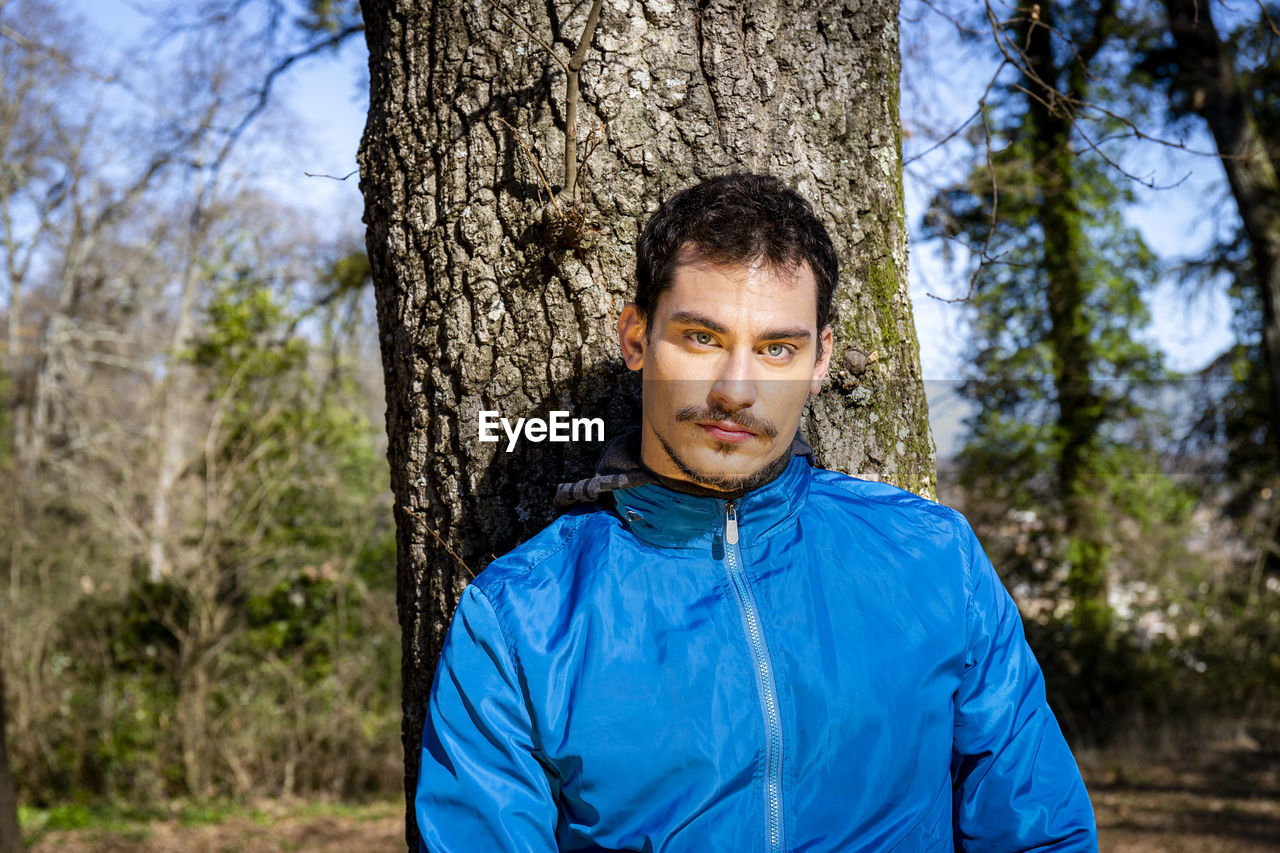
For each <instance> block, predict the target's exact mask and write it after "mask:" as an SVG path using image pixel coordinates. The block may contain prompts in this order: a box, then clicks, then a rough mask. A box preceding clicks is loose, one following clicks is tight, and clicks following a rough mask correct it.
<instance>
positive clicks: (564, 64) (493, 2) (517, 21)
mask: <svg viewBox="0 0 1280 853" xmlns="http://www.w3.org/2000/svg"><path fill="white" fill-rule="evenodd" d="M489 5H490V6H492V7H493V8H495V9H497V10H498V11H499V12H501V13H502V14H504V15H506V16H507V17H508V18H510V19H511V23H513V24H515V25H516V26H517V27H519V28H520V29H522V30H524V34H525V35H527V36H528V37H529V38H531V39H533V40H534V41H536V42H537V43H538V45H539V46H540V47H541V48H542V49H543V50H545V51H546V52H547V53H549V54H551V58H552V59H554V60H555V61H556V64H557V65H559V66H560V67H561V68H563V69H564V73H565V74H568V73H569V63H567V62H565V61H564V60H563V59H561V58H560V54H558V53H556V52H555V49H554V48H552V47H551V45H549V44H547V43H546V42H545V41H543V40H542V39H540V38H538V35H537V34H536V33H535V32H534V31H533V30H531V29H529V28H528V27H526V26H525V25H524V23H523V22H522V21H520V19H518V18H517V17H516V16H515V15H513V14H511V13H510V12H508V11H507V10H506V9H504V8H503V7H502V6H500V5H499V4H498V3H497V0H489Z"/></svg>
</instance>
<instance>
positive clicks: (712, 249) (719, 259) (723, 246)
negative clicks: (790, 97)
mask: <svg viewBox="0 0 1280 853" xmlns="http://www.w3.org/2000/svg"><path fill="white" fill-rule="evenodd" d="M686 244H691V245H692V246H693V248H694V249H695V250H696V251H697V252H698V254H699V255H701V256H702V258H703V259H705V260H707V261H709V262H711V263H714V264H741V265H743V266H749V265H751V264H753V263H756V262H758V261H764V262H765V263H767V264H768V265H769V266H772V267H776V268H782V269H785V268H788V267H794V266H799V264H800V263H801V262H802V261H805V262H808V264H809V268H810V269H811V270H813V277H814V278H815V279H816V280H817V282H818V329H819V330H821V329H822V328H823V327H824V326H826V325H828V324H829V323H830V320H831V294H832V293H834V292H835V289H836V282H837V281H838V280H839V271H838V269H837V263H836V251H835V248H834V247H833V246H832V245H831V237H830V236H828V235H827V229H826V228H824V227H823V226H822V223H821V222H819V221H818V217H817V216H816V215H815V214H814V212H813V207H812V206H810V204H809V202H807V201H805V199H804V197H803V196H801V195H800V194H799V193H798V192H796V191H795V190H793V189H791V188H790V187H788V186H787V185H786V184H784V183H783V182H782V181H780V180H779V179H778V178H775V177H773V176H772V175H754V174H751V173H748V172H738V173H735V174H731V175H720V176H718V177H715V178H709V179H707V180H705V181H703V182H702V183H700V184H695V185H694V186H691V187H689V188H687V189H684V190H681V191H680V192H678V193H676V194H675V195H673V196H672V197H671V198H669V199H667V200H666V202H665V203H663V205H662V206H661V207H659V208H658V210H657V212H655V213H654V214H653V216H651V217H650V218H649V221H648V223H646V224H645V226H644V231H643V232H641V234H640V240H639V242H638V243H637V244H636V307H637V308H639V309H640V314H641V316H643V317H644V318H645V320H646V321H648V320H649V319H650V318H652V317H653V314H654V311H655V310H656V309H657V306H658V297H659V296H661V295H662V292H663V291H664V290H666V289H668V288H669V287H671V285H672V283H673V279H674V278H675V272H676V267H677V266H678V265H679V261H680V253H681V250H682V249H683V248H684V246H685V245H686Z"/></svg>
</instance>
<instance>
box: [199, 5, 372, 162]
mask: <svg viewBox="0 0 1280 853" xmlns="http://www.w3.org/2000/svg"><path fill="white" fill-rule="evenodd" d="M359 32H364V25H363V24H356V25H353V26H350V27H347V28H346V29H343V30H340V31H338V32H336V33H334V34H333V35H331V36H328V37H327V38H323V39H321V40H320V41H318V42H315V43H314V44H311V45H308V46H307V47H304V48H303V49H302V50H299V51H298V52H297V53H292V54H290V55H289V56H286V57H285V58H284V59H282V60H280V61H279V62H277V63H276V65H275V67H273V68H272V69H271V70H270V71H269V72H267V76H266V78H264V79H263V81H262V87H261V88H260V89H258V98H257V101H256V102H255V103H254V105H253V107H252V108H250V110H249V112H247V113H245V115H244V117H243V118H241V119H240V122H239V123H238V124H237V125H236V126H235V127H233V128H232V129H231V130H230V132H228V133H227V138H226V141H224V142H223V144H222V148H221V150H219V151H218V155H217V157H215V158H214V161H213V170H214V172H217V171H218V169H219V168H220V167H221V166H222V164H223V162H225V161H226V158H227V155H228V154H230V153H231V149H232V148H233V147H234V146H235V144H236V141H237V140H239V138H240V136H241V135H242V134H243V133H244V132H245V130H247V129H248V127H249V125H250V124H252V123H253V120H254V119H256V118H257V117H258V116H259V115H261V114H262V111H263V110H264V109H266V108H267V104H268V103H269V102H270V100H271V90H272V88H273V87H274V86H275V82H276V78H277V77H279V76H280V75H281V74H283V73H284V72H286V71H288V70H289V68H290V67H292V66H293V64H294V63H296V62H298V61H300V60H303V59H306V58H307V57H310V56H315V55H316V54H317V53H321V52H323V51H325V50H329V49H330V48H335V47H337V46H338V45H340V44H342V42H344V41H345V40H346V39H347V38H348V37H350V36H353V35H355V34H356V33H359Z"/></svg>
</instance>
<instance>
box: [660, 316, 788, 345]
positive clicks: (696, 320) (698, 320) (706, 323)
mask: <svg viewBox="0 0 1280 853" xmlns="http://www.w3.org/2000/svg"><path fill="white" fill-rule="evenodd" d="M671 322H672V323H682V324H684V325H687V326H702V327H703V328H705V329H708V330H710V331H712V332H715V333H716V334H718V335H723V334H725V333H727V332H728V331H729V330H728V329H727V328H726V327H725V326H724V324H723V323H718V322H716V321H715V320H712V319H711V318H710V317H707V316H705V315H703V314H698V313H696V312H694V311H677V312H676V313H674V314H672V315H671ZM811 337H813V334H812V333H811V332H810V331H809V330H808V329H806V328H804V327H803V326H794V327H789V328H783V329H769V330H768V331H766V332H765V333H764V334H763V335H760V336H759V338H758V339H759V340H762V341H777V340H793V341H807V340H809V338H811Z"/></svg>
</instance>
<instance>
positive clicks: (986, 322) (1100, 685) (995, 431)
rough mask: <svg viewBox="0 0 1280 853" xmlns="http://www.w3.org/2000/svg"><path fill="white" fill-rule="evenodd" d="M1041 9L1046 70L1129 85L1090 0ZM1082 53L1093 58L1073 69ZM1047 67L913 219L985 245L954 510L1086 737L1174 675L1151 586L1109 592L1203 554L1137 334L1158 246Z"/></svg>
mask: <svg viewBox="0 0 1280 853" xmlns="http://www.w3.org/2000/svg"><path fill="white" fill-rule="evenodd" d="M1052 11H1053V12H1054V14H1056V15H1058V17H1057V18H1055V19H1054V20H1053V21H1048V22H1046V23H1048V24H1049V25H1051V26H1053V27H1054V28H1055V30H1054V31H1055V33H1056V34H1057V37H1055V38H1054V39H1049V40H1048V41H1047V42H1046V44H1047V47H1045V50H1046V51H1047V53H1041V54H1039V55H1035V50H1036V49H1037V48H1036V47H1035V46H1034V44H1033V43H1032V42H1031V41H1027V42H1026V43H1025V46H1024V49H1026V50H1028V51H1029V54H1028V59H1027V61H1028V62H1029V63H1031V62H1035V63H1036V66H1035V70H1036V72H1037V73H1038V74H1039V75H1040V76H1039V81H1042V82H1044V83H1047V84H1049V85H1052V86H1054V87H1055V88H1056V89H1057V90H1058V91H1061V92H1066V91H1070V92H1071V93H1072V94H1073V95H1074V96H1076V97H1080V98H1083V99H1086V100H1094V99H1106V100H1108V101H1110V102H1114V100H1115V99H1116V98H1122V97H1128V96H1127V95H1125V94H1124V93H1123V91H1122V89H1123V87H1122V86H1121V85H1120V84H1118V83H1117V82H1115V81H1116V79H1117V76H1116V75H1115V74H1114V73H1112V72H1114V71H1115V66H1116V64H1117V63H1119V64H1123V62H1122V60H1123V54H1120V55H1119V56H1117V55H1116V54H1115V52H1109V51H1108V50H1107V49H1106V40H1107V38H1108V36H1107V33H1108V32H1111V31H1112V28H1114V27H1116V26H1117V25H1118V23H1117V22H1116V21H1114V20H1101V21H1097V20H1094V18H1093V17H1092V16H1093V14H1094V12H1093V10H1092V9H1090V8H1088V7H1086V6H1083V5H1075V6H1067V7H1054V9H1053V10H1052ZM1022 38H1023V36H1022V35H1019V39H1022ZM1067 39H1070V40H1071V44H1068V43H1067V41H1066V40H1067ZM1019 43H1022V42H1021V41H1020V42H1019ZM1072 45H1074V46H1075V47H1076V48H1078V49H1079V50H1080V51H1083V53H1082V54H1075V53H1073V49H1072ZM1093 48H1096V49H1093ZM1084 54H1088V56H1089V57H1090V58H1089V59H1086V58H1084ZM1086 61H1091V62H1093V63H1096V64H1091V65H1090V67H1089V69H1088V71H1087V72H1084V71H1082V70H1081V67H1080V64H1081V63H1082V62H1086ZM1119 79H1121V80H1123V75H1119ZM1039 81H1038V82H1037V83H1029V82H1028V81H1027V80H1026V79H1025V78H1024V79H1022V80H1020V81H1019V82H1020V83H1021V84H1022V88H1015V87H1009V88H1006V89H1003V90H1000V92H999V93H997V94H998V97H993V99H992V101H991V102H990V105H989V107H988V113H987V116H986V126H988V127H990V128H992V129H993V131H994V134H995V137H996V139H995V141H994V143H993V144H994V146H995V148H994V150H993V151H992V153H991V158H990V161H989V163H982V164H981V165H979V166H977V167H976V168H975V169H974V170H973V172H972V173H971V174H970V176H969V179H968V181H967V182H966V183H965V184H964V185H962V186H955V187H952V188H950V189H948V190H945V191H943V192H941V193H939V194H938V195H937V196H936V197H935V199H934V201H933V205H932V207H931V209H930V211H929V213H928V215H927V217H926V220H925V223H924V226H925V231H926V234H927V235H928V236H931V237H934V238H948V239H952V240H958V241H960V242H961V243H962V244H964V245H966V246H968V247H970V248H971V249H972V250H973V252H974V254H975V255H981V264H980V267H979V269H978V271H977V280H976V287H975V290H974V295H973V297H972V299H971V300H970V302H969V305H968V310H969V316H970V320H971V324H972V325H971V328H972V331H973V337H972V340H971V345H970V348H969V351H968V353H967V358H965V360H964V361H965V364H966V365H968V374H967V376H966V378H965V383H964V386H963V388H962V394H963V395H964V396H966V397H968V398H969V399H970V400H971V401H972V402H973V404H974V406H975V408H974V410H973V414H972V416H971V417H970V419H969V421H968V423H967V428H968V435H967V439H966V443H965V445H964V448H963V450H962V451H961V453H960V455H959V458H958V464H959V477H960V484H961V486H962V487H963V489H964V493H965V495H966V497H965V509H966V511H967V512H968V513H969V515H970V517H971V519H972V520H973V521H974V524H975V526H976V527H978V529H979V531H980V533H981V535H982V537H983V540H984V542H985V543H986V545H987V548H988V550H989V552H990V554H991V556H992V559H993V561H994V562H995V564H996V565H997V566H999V567H1000V568H1001V570H1002V573H1003V574H1004V576H1005V578H1006V580H1007V581H1008V582H1009V583H1010V585H1011V586H1012V587H1013V589H1014V590H1015V592H1016V593H1017V595H1018V596H1019V599H1020V601H1021V602H1022V603H1023V605H1024V608H1025V613H1026V616H1027V632H1028V637H1029V640H1030V642H1031V643H1032V646H1033V648H1035V649H1036V651H1037V655H1038V657H1039V658H1040V660H1041V663H1042V665H1043V666H1044V669H1045V677H1046V682H1047V685H1048V690H1049V693H1050V696H1051V699H1052V700H1053V703H1054V706H1055V709H1056V710H1057V711H1058V712H1059V714H1060V717H1062V718H1063V719H1064V723H1065V725H1066V727H1067V728H1068V729H1069V730H1071V731H1073V732H1074V733H1075V734H1076V735H1078V736H1079V737H1082V738H1085V739H1091V740H1097V739H1104V738H1105V736H1106V735H1107V733H1109V732H1110V731H1112V730H1113V729H1114V727H1115V724H1116V723H1117V722H1118V721H1119V720H1121V719H1124V718H1126V717H1133V716H1140V715H1143V714H1146V713H1158V712H1159V711H1160V708H1159V707H1158V706H1160V704H1161V701H1162V700H1161V697H1162V696H1166V695H1172V694H1169V693H1168V692H1167V691H1168V690H1169V689H1170V686H1171V685H1172V684H1174V683H1175V681H1176V678H1175V676H1176V674H1177V673H1176V668H1171V666H1170V665H1169V664H1168V662H1167V661H1166V660H1165V659H1163V658H1161V657H1159V656H1158V655H1156V656H1153V655H1152V654H1151V651H1150V646H1151V643H1153V642H1155V640H1152V639H1151V636H1152V635H1151V633H1150V626H1151V625H1152V624H1155V623H1154V622H1153V619H1154V615H1153V614H1152V613H1150V612H1149V607H1148V604H1147V603H1146V602H1145V600H1144V601H1143V604H1142V606H1138V605H1133V606H1129V605H1125V606H1123V607H1119V608H1118V609H1113V602H1114V601H1115V600H1116V599H1117V596H1119V597H1120V598H1121V599H1123V598H1124V596H1125V595H1128V594H1129V593H1131V591H1132V590H1135V589H1147V588H1150V587H1161V588H1164V587H1172V588H1185V586H1183V585H1184V584H1185V583H1186V581H1187V578H1188V577H1194V576H1196V575H1197V574H1198V573H1199V572H1202V571H1203V570H1204V569H1205V564H1204V562H1203V561H1202V560H1200V559H1199V558H1197V557H1194V556H1191V555H1188V554H1187V553H1186V547H1185V545H1186V542H1187V539H1188V536H1187V527H1188V523H1189V521H1190V518H1191V512H1192V510H1193V508H1194V506H1195V496H1194V495H1193V494H1192V493H1191V492H1190V491H1189V490H1188V489H1187V488H1185V487H1184V486H1183V485H1182V484H1180V483H1178V482H1176V481H1174V480H1173V479H1171V478H1170V477H1169V476H1167V474H1166V473H1165V470H1164V467H1163V461H1162V457H1161V453H1162V451H1164V450H1166V449H1167V448H1168V447H1169V446H1170V445H1171V443H1172V441H1171V434H1170V422H1169V420H1168V418H1167V416H1166V413H1167V411H1168V410H1169V409H1171V408H1172V406H1171V405H1170V404H1171V402H1172V401H1171V400H1170V398H1169V394H1170V391H1171V389H1172V387H1173V386H1172V385H1171V380H1172V379H1173V377H1171V376H1170V375H1169V374H1167V373H1166V371H1165V370H1164V369H1163V367H1162V365H1161V360H1160V357H1159V355H1158V353H1157V352H1156V351H1155V350H1154V348H1153V347H1152V346H1151V345H1150V344H1148V343H1147V341H1146V340H1144V337H1143V333H1142V330H1143V329H1144V327H1146V326H1147V324H1148V323H1149V321H1150V317H1149V314H1148V311H1147V308H1146V305H1145V303H1144V300H1143V295H1144V293H1145V292H1147V291H1148V290H1149V289H1150V288H1151V287H1152V286H1153V285H1154V284H1155V282H1156V280H1157V278H1158V276H1159V273H1160V268H1159V265H1158V263H1157V259H1156V257H1155V255H1154V254H1153V253H1152V251H1151V250H1150V249H1149V247H1147V245H1146V244H1145V243H1144V242H1143V240H1142V238H1141V236H1140V235H1139V234H1138V233H1137V232H1136V230H1135V229H1133V228H1132V227H1130V226H1128V225H1127V224H1126V223H1125V221H1124V216H1123V213H1124V210H1125V207H1126V206H1127V205H1129V204H1131V203H1132V202H1133V194H1132V190H1131V188H1130V186H1129V185H1128V184H1127V183H1126V182H1125V179H1124V178H1123V177H1122V176H1120V175H1119V174H1118V172H1117V171H1116V170H1115V169H1114V167H1113V166H1112V165H1110V164H1109V163H1107V162H1106V161H1105V160H1104V159H1103V157H1101V156H1098V155H1097V154H1096V153H1094V152H1093V150H1092V149H1091V147H1090V145H1089V144H1088V143H1087V142H1086V141H1085V139H1084V138H1083V136H1081V135H1080V131H1079V129H1078V127H1077V126H1074V125H1072V124H1071V123H1070V122H1069V121H1067V120H1066V119H1065V118H1064V116H1063V114H1062V112H1061V111H1060V110H1051V109H1049V108H1047V107H1046V104H1045V100H1044V98H1043V97H1037V96H1036V91H1034V90H1036V86H1037V85H1039ZM1121 130H1123V127H1122V126H1120V125H1119V124H1117V125H1116V126H1115V127H1110V128H1108V127H1105V126H1103V127H1096V126H1093V125H1091V126H1090V132H1091V133H1093V134H1094V135H1095V136H1103V135H1106V134H1107V133H1108V132H1117V131H1121ZM984 159H985V158H984ZM997 198H998V208H996V209H995V210H994V211H993V209H992V203H993V199H997ZM993 213H994V218H993ZM1135 595H1136V593H1135ZM1144 608H1147V609H1144ZM1155 636H1156V637H1157V638H1158V637H1160V636H1163V635H1161V634H1158V633H1157V634H1156V635H1155Z"/></svg>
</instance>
